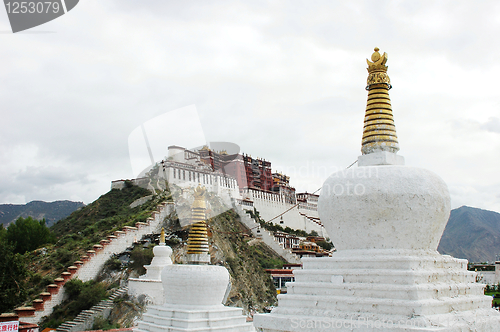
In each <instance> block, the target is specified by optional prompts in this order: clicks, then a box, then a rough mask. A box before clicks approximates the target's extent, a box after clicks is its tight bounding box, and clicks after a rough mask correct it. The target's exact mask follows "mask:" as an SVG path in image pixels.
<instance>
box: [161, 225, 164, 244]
mask: <svg viewBox="0 0 500 332" xmlns="http://www.w3.org/2000/svg"><path fill="white" fill-rule="evenodd" d="M160 245H165V228H163V227H162V228H161V234H160Z"/></svg>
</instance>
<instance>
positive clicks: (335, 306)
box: [275, 294, 491, 317]
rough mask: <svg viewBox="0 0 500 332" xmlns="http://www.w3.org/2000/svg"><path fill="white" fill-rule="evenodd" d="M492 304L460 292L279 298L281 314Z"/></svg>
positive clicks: (427, 310) (439, 310) (407, 312)
mask: <svg viewBox="0 0 500 332" xmlns="http://www.w3.org/2000/svg"><path fill="white" fill-rule="evenodd" d="M488 305H490V306H491V298H490V297H488V296H484V295H482V296H460V297H456V298H441V299H439V300H438V299H426V300H416V301H414V300H396V299H380V298H370V297H366V298H365V297H353V296H320V295H301V294H286V295H285V296H283V297H280V298H279V307H278V308H275V311H276V312H277V313H281V314H284V313H286V314H290V315H292V314H304V312H307V310H308V309H309V308H312V309H314V310H318V309H323V310H322V312H323V314H324V313H325V311H327V312H344V311H347V312H363V313H373V314H377V315H381V314H382V315H390V314H394V315H403V316H408V317H409V316H412V315H433V314H447V313H450V312H453V311H471V310H476V309H479V308H484V307H485V306H488Z"/></svg>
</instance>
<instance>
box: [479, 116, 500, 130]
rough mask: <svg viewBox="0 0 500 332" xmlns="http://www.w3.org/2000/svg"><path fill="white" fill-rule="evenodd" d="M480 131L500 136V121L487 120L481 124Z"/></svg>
mask: <svg viewBox="0 0 500 332" xmlns="http://www.w3.org/2000/svg"><path fill="white" fill-rule="evenodd" d="M481 129H483V130H487V131H489V132H492V133H499V134H500V119H499V118H495V117H491V118H489V119H488V121H486V122H485V123H483V124H481Z"/></svg>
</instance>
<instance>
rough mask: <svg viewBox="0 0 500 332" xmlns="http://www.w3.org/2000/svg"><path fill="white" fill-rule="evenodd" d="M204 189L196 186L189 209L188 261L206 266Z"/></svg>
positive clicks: (207, 259) (206, 241)
mask: <svg viewBox="0 0 500 332" xmlns="http://www.w3.org/2000/svg"><path fill="white" fill-rule="evenodd" d="M205 193H206V189H205V187H201V186H200V185H198V187H196V189H195V190H194V202H193V205H192V208H191V222H192V224H191V228H190V230H189V237H188V247H187V254H188V261H189V262H190V263H194V264H207V263H208V262H209V261H210V256H209V254H208V234H207V224H206V222H205V219H206V209H207V206H206V202H205Z"/></svg>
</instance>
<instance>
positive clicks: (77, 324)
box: [56, 287, 127, 332]
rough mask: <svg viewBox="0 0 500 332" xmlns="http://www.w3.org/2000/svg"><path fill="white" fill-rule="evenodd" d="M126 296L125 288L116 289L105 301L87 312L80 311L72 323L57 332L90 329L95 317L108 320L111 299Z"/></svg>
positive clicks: (64, 325) (61, 326)
mask: <svg viewBox="0 0 500 332" xmlns="http://www.w3.org/2000/svg"><path fill="white" fill-rule="evenodd" d="M124 294H127V287H122V288H118V289H116V290H114V291H113V293H112V294H111V295H110V296H109V297H108V299H106V300H102V301H100V302H99V303H98V304H96V305H94V306H93V307H92V308H90V309H89V310H82V311H81V312H80V313H79V314H78V315H77V316H76V317H75V319H74V320H73V321H71V322H65V323H63V324H61V325H60V326H59V327H58V328H57V329H56V331H57V332H78V331H86V330H90V329H92V326H93V324H94V320H95V318H96V317H98V316H101V317H103V318H105V319H106V318H108V316H109V313H110V312H111V309H112V308H113V299H115V298H117V297H120V296H123V295H124Z"/></svg>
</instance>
